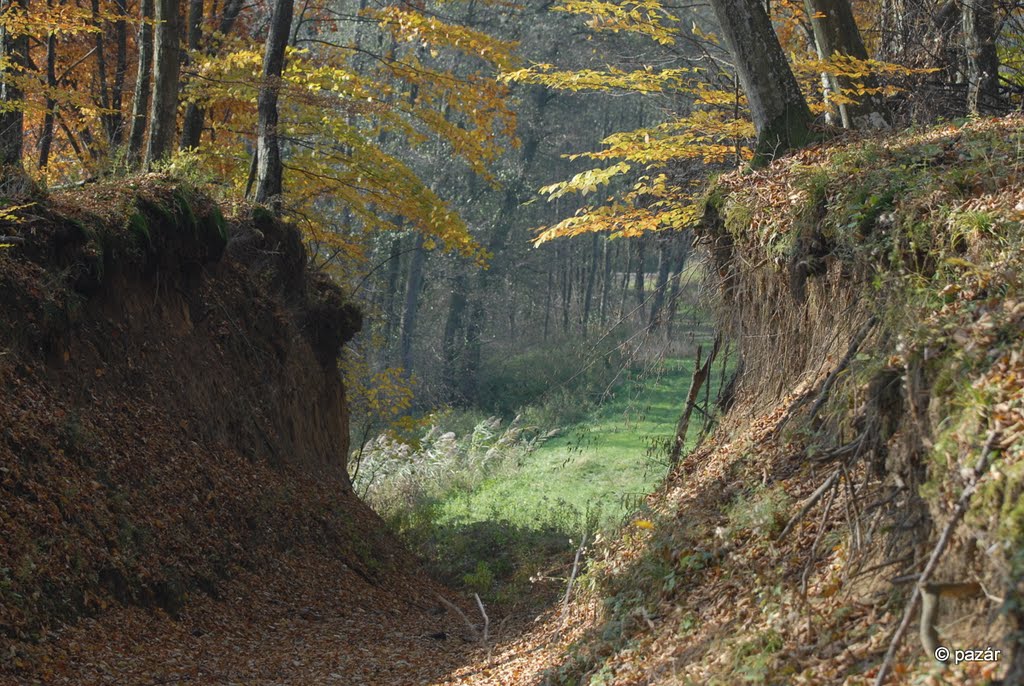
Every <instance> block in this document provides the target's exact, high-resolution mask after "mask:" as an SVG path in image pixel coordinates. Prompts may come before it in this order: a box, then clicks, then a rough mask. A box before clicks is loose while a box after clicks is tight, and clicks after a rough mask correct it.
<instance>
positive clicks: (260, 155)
mask: <svg viewBox="0 0 1024 686" xmlns="http://www.w3.org/2000/svg"><path fill="white" fill-rule="evenodd" d="M293 10H294V0H276V2H274V11H273V14H272V15H271V17H270V30H269V31H268V32H267V44H266V49H265V51H264V53H263V81H262V82H261V83H260V94H259V98H258V100H257V102H256V113H257V116H258V117H259V124H258V129H257V132H256V202H260V203H269V204H270V205H271V206H272V207H274V208H275V209H277V210H280V208H281V191H282V185H283V178H282V177H283V170H284V168H283V165H282V163H281V143H280V138H279V137H278V131H277V125H278V109H277V102H278V96H279V93H280V90H281V74H282V73H283V71H284V50H285V47H287V45H288V36H289V35H290V34H291V27H292V13H293Z"/></svg>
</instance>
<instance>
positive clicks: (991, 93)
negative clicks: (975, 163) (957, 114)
mask: <svg viewBox="0 0 1024 686" xmlns="http://www.w3.org/2000/svg"><path fill="white" fill-rule="evenodd" d="M961 21H962V22H963V32H964V34H963V35H964V53H965V57H966V61H967V111H968V112H970V113H972V114H979V113H981V114H985V113H992V112H998V111H999V110H1000V109H1002V108H1001V107H1000V105H1001V104H1002V103H1001V102H1000V97H999V55H998V54H997V53H996V20H995V3H994V1H993V0H962V9H961Z"/></svg>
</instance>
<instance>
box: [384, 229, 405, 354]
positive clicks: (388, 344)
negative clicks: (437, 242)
mask: <svg viewBox="0 0 1024 686" xmlns="http://www.w3.org/2000/svg"><path fill="white" fill-rule="evenodd" d="M401 269H402V237H401V236H395V238H394V239H392V241H391V250H390V251H389V253H388V271H387V275H388V276H387V284H386V286H385V287H384V307H383V311H384V347H385V349H386V350H387V349H390V350H393V349H394V348H393V347H392V346H393V345H394V333H395V320H396V319H397V318H398V313H396V312H395V301H396V296H397V295H398V279H399V277H401ZM385 357H387V355H386V354H385Z"/></svg>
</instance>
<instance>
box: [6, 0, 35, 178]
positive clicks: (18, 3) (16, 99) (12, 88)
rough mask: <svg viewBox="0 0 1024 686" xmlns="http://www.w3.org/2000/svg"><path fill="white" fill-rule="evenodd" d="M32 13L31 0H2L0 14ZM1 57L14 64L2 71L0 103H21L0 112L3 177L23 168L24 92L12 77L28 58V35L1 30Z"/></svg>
mask: <svg viewBox="0 0 1024 686" xmlns="http://www.w3.org/2000/svg"><path fill="white" fill-rule="evenodd" d="M5 12H20V13H25V12H28V0H0V13H5ZM0 56H3V57H6V58H7V59H8V60H9V63H10V65H11V67H12V69H11V70H10V71H8V70H6V69H5V70H3V71H2V72H0V102H2V103H4V104H5V105H8V106H9V105H11V104H12V103H18V105H17V106H16V107H14V108H13V109H5V110H4V111H3V112H0V167H2V169H0V178H3V177H6V176H7V175H8V174H10V173H11V171H12V170H13V169H15V168H17V170H18V171H19V173H20V170H21V148H22V137H23V133H24V128H25V114H24V112H23V111H22V109H21V101H22V98H23V97H24V94H23V93H22V92H21V88H19V87H18V85H17V84H16V83H14V81H13V80H12V79H11V74H13V73H17V72H18V71H20V69H21V68H24V66H25V65H26V64H27V61H28V36H27V35H25V36H16V35H11V34H9V33H7V31H6V30H4V29H0Z"/></svg>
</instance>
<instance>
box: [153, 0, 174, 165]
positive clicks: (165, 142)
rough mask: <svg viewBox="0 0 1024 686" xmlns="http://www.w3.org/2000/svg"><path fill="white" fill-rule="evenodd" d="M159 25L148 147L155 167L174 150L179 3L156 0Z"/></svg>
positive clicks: (154, 43)
mask: <svg viewBox="0 0 1024 686" xmlns="http://www.w3.org/2000/svg"><path fill="white" fill-rule="evenodd" d="M155 18H156V28H155V30H154V35H155V39H154V41H153V97H152V105H151V107H150V110H149V147H148V148H147V150H146V167H147V168H148V167H152V166H153V163H154V162H157V161H159V160H160V159H162V158H163V157H164V156H166V155H167V153H169V152H170V150H171V145H172V144H173V143H172V142H173V141H174V130H175V124H176V123H177V121H176V120H177V114H178V79H179V75H180V71H181V49H180V47H179V45H178V39H179V36H180V33H181V31H180V29H179V24H180V20H179V18H178V3H177V2H175V1H174V0H156V17H155Z"/></svg>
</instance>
